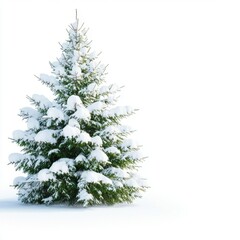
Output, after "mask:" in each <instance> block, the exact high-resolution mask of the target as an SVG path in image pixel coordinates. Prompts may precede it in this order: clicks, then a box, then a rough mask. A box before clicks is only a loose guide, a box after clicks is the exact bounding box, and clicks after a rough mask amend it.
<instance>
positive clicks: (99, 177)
mask: <svg viewBox="0 0 240 240" xmlns="http://www.w3.org/2000/svg"><path fill="white" fill-rule="evenodd" d="M81 179H82V180H83V181H85V182H92V183H99V182H102V183H105V184H112V180H111V179H109V178H108V177H106V176H104V175H103V174H101V173H97V172H94V171H83V172H82V174H81Z"/></svg>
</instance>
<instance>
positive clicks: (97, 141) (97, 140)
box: [91, 136, 103, 146]
mask: <svg viewBox="0 0 240 240" xmlns="http://www.w3.org/2000/svg"><path fill="white" fill-rule="evenodd" d="M91 141H92V143H93V144H94V145H96V146H102V144H103V142H102V139H101V137H99V136H95V137H92V140H91Z"/></svg>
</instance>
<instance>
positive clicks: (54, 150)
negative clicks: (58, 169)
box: [48, 148, 60, 156]
mask: <svg viewBox="0 0 240 240" xmlns="http://www.w3.org/2000/svg"><path fill="white" fill-rule="evenodd" d="M58 152H60V150H59V149H58V148H55V149H52V150H50V151H49V152H48V156H50V155H51V154H53V153H58Z"/></svg>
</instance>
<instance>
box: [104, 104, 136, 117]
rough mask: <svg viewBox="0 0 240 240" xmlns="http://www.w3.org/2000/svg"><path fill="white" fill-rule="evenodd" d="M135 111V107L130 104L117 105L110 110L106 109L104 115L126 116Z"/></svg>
mask: <svg viewBox="0 0 240 240" xmlns="http://www.w3.org/2000/svg"><path fill="white" fill-rule="evenodd" d="M133 112H134V109H133V108H132V107H130V106H117V107H114V108H112V109H110V110H105V111H104V113H103V114H104V116H106V117H115V116H125V115H129V114H132V113H133Z"/></svg>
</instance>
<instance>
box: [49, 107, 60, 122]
mask: <svg viewBox="0 0 240 240" xmlns="http://www.w3.org/2000/svg"><path fill="white" fill-rule="evenodd" d="M47 116H48V117H49V118H52V119H53V120H56V119H57V120H59V121H62V120H64V113H63V111H62V110H61V109H58V108H56V107H51V108H49V109H48V111H47Z"/></svg>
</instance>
